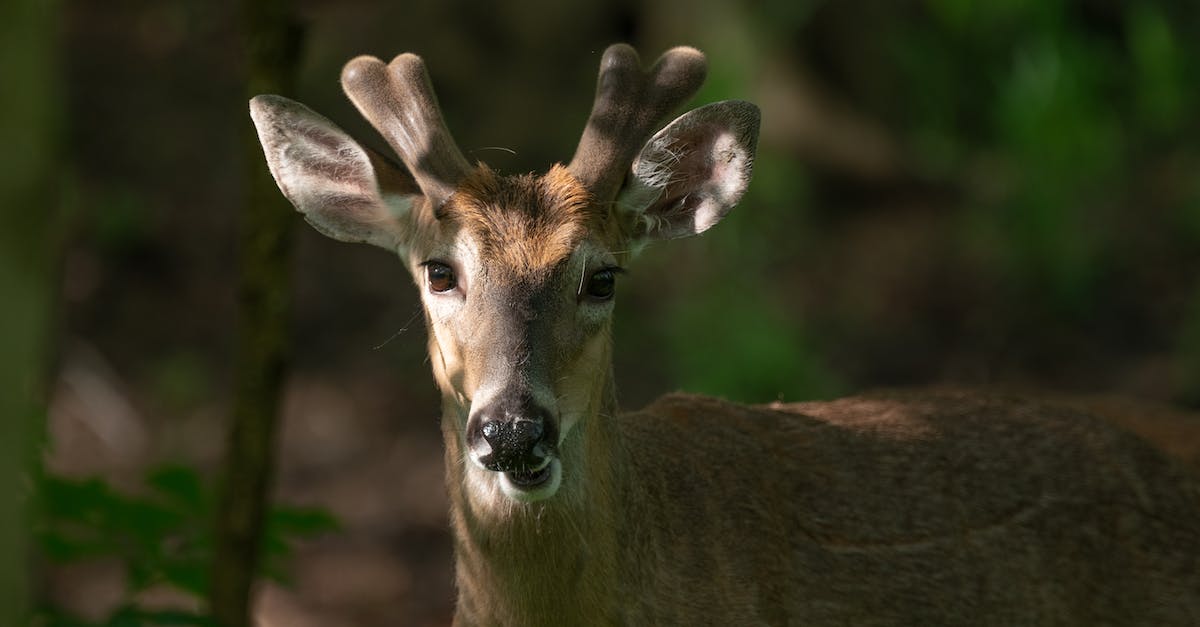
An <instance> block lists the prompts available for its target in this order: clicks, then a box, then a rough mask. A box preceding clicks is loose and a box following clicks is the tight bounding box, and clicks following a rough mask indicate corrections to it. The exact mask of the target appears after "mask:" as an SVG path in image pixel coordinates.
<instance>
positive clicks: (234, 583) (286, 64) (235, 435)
mask: <svg viewBox="0 0 1200 627" xmlns="http://www.w3.org/2000/svg"><path fill="white" fill-rule="evenodd" d="M242 17H243V29H244V33H243V34H244V38H245V45H246V53H247V88H248V89H247V98H249V97H250V96H252V95H255V94H260V93H291V92H292V91H293V89H292V84H293V82H294V74H295V68H296V66H297V61H298V58H299V50H300V39H301V32H300V28H299V25H298V23H297V22H296V20H295V19H294V18H293V16H292V14H291V12H290V6H289V2H288V0H245V2H244V6H243V14H242ZM243 136H244V138H245V141H244V145H245V152H244V159H245V166H244V171H245V181H246V203H245V207H244V208H243V212H242V220H241V229H240V234H239V236H240V266H239V273H240V275H239V277H238V292H237V294H238V313H239V316H240V319H239V326H238V340H237V341H238V344H237V348H236V363H235V367H234V376H235V383H234V385H235V388H234V400H233V422H232V425H231V428H230V432H229V440H228V448H227V453H226V455H227V458H226V463H225V468H224V473H223V479H222V483H221V486H220V495H219V499H220V500H219V501H218V511H217V530H216V542H215V548H214V556H213V560H214V563H213V570H212V577H213V578H212V589H211V593H210V600H211V604H212V607H211V609H212V613H213V616H214V618H216V620H217V623H218V624H219V625H222V626H223V627H243V626H248V625H250V624H251V622H252V621H251V617H250V613H251V605H252V601H253V589H254V581H255V575H256V573H257V571H258V566H259V561H260V560H259V558H260V547H261V544H262V531H263V522H264V518H265V513H266V511H267V502H268V498H269V494H270V488H271V485H272V479H273V475H274V461H275V433H276V430H277V429H276V427H277V422H278V413H279V396H280V385H281V382H282V380H283V374H284V370H285V364H286V363H287V357H288V346H287V342H288V330H289V328H290V324H289V301H290V296H289V294H288V288H289V280H288V274H289V273H288V264H289V259H290V239H291V237H290V234H291V232H292V228H293V226H294V222H295V220H294V216H293V211H292V208H291V206H290V205H288V204H287V202H286V201H285V200H284V199H283V197H282V195H280V193H279V190H278V188H277V187H276V186H275V183H274V181H273V180H271V177H270V175H269V173H268V171H267V167H266V165H265V163H264V161H263V156H262V150H261V148H260V147H259V143H258V138H257V136H256V135H255V133H254V127H253V125H252V124H251V123H250V119H249V116H248V115H247V118H246V122H245V126H244V131H243Z"/></svg>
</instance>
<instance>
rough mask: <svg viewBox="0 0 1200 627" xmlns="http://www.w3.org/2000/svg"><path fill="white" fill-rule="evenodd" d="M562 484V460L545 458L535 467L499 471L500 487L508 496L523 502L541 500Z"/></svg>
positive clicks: (555, 491)
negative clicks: (543, 461) (542, 462)
mask: <svg viewBox="0 0 1200 627" xmlns="http://www.w3.org/2000/svg"><path fill="white" fill-rule="evenodd" d="M561 484H562V462H560V461H558V459H557V458H552V457H551V458H546V462H545V463H544V464H542V465H541V466H539V467H536V468H521V469H518V470H509V471H506V472H502V473H500V489H501V491H503V492H504V494H505V495H507V496H508V497H509V498H511V499H513V500H516V501H521V502H525V503H532V502H534V501H543V500H546V499H548V498H550V497H552V496H554V494H555V493H557V492H558V488H559V486H560V485H561Z"/></svg>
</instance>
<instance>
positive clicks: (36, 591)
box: [0, 0, 1200, 626]
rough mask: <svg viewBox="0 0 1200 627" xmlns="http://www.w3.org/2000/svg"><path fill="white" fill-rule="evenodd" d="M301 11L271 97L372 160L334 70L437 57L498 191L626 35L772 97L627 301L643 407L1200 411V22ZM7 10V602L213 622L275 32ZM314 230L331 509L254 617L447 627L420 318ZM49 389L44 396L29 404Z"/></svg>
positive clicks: (951, 10)
mask: <svg viewBox="0 0 1200 627" xmlns="http://www.w3.org/2000/svg"><path fill="white" fill-rule="evenodd" d="M273 5H278V6H282V7H283V9H284V13H283V15H284V16H285V17H286V18H287V19H288V20H294V21H295V24H296V25H298V27H299V28H298V30H296V31H295V33H294V34H295V39H294V41H295V43H297V44H298V48H297V49H296V54H295V57H294V58H295V67H294V68H292V72H293V74H292V76H293V78H292V82H291V83H290V85H289V86H290V89H289V93H285V94H283V95H286V96H288V97H291V98H294V99H296V100H300V101H302V102H304V103H306V104H308V105H309V106H310V107H312V108H313V109H315V110H317V111H319V112H321V113H323V114H324V115H326V116H328V117H330V118H331V119H333V120H334V121H335V122H337V123H338V124H339V125H341V126H342V127H343V128H345V129H347V130H348V131H349V132H351V133H352V134H354V135H356V136H357V137H359V138H361V139H363V140H364V141H365V142H366V143H368V144H371V145H373V146H375V147H379V148H382V147H383V146H384V143H383V142H382V140H380V139H379V138H378V137H377V136H376V134H375V133H374V132H373V131H372V130H370V129H369V127H368V126H367V124H366V123H365V122H364V121H362V120H361V119H360V118H359V116H358V115H357V113H356V112H355V111H354V110H353V108H352V106H351V105H350V104H349V103H348V101H346V99H345V98H344V96H343V95H342V94H341V91H340V88H339V86H338V80H337V79H338V75H339V71H340V68H341V65H342V64H343V63H344V62H345V61H347V60H349V59H350V58H352V57H353V56H356V55H359V54H364V53H365V54H373V55H376V56H379V57H381V58H384V59H385V60H386V59H390V58H391V57H392V56H394V55H395V54H398V53H400V52H405V51H410V52H416V53H419V54H421V55H422V56H424V58H425V59H426V62H427V64H428V67H429V70H430V73H431V75H432V78H433V82H434V85H435V87H436V89H437V91H438V94H439V97H440V100H441V103H442V106H443V109H444V111H445V114H446V118H447V121H448V124H449V126H450V128H451V130H452V132H453V133H454V135H455V137H456V139H458V141H459V144H460V145H461V146H462V148H463V150H464V152H465V153H466V154H467V156H468V158H477V159H482V160H485V161H487V162H489V163H490V164H491V165H493V166H494V167H496V168H498V169H500V170H502V171H503V172H506V173H519V172H526V171H531V170H539V171H540V170H544V169H545V168H546V167H547V166H548V165H550V164H551V163H554V162H555V161H559V160H566V159H568V158H569V156H570V154H571V153H572V152H573V150H574V146H575V142H576V141H577V139H578V136H579V133H580V131H581V130H582V127H583V123H584V121H585V119H586V117H587V114H588V108H589V106H590V104H591V99H592V95H593V89H594V85H595V78H596V70H597V65H598V62H599V55H600V53H601V52H602V51H603V49H604V48H605V47H606V46H607V45H608V44H610V43H613V42H616V41H628V42H630V43H632V44H634V45H635V46H636V47H637V48H638V50H639V51H640V52H641V54H642V57H643V60H644V61H645V62H650V61H651V60H652V59H653V58H654V57H656V56H657V55H658V54H659V53H661V52H662V51H663V50H665V49H666V48H668V47H670V46H673V45H678V44H688V45H692V46H695V47H697V48H700V49H701V50H703V51H704V52H706V53H707V54H708V58H709V63H710V71H709V79H708V82H707V84H706V86H705V87H704V88H703V90H702V91H701V93H700V94H699V95H698V96H697V98H696V99H695V100H694V102H693V105H696V104H702V103H706V102H710V101H714V100H720V99H726V98H740V99H746V100H750V101H753V102H756V103H757V104H759V105H760V106H761V108H762V112H763V129H762V136H761V140H760V143H759V153H758V160H757V164H756V168H755V176H754V181H753V183H752V185H751V190H750V192H749V193H748V194H747V196H746V197H745V199H744V200H743V201H742V203H741V205H739V207H738V208H737V209H736V210H735V211H734V213H732V214H731V215H730V217H729V218H728V219H726V220H725V221H724V222H722V223H721V225H720V226H719V227H718V228H716V229H714V230H713V231H711V232H710V233H708V234H706V235H705V236H703V237H702V238H695V239H692V240H687V241H679V242H672V243H670V244H663V245H659V246H655V247H652V248H650V249H649V250H647V251H646V253H645V254H644V255H643V257H642V258H641V259H639V260H638V263H636V264H635V265H634V267H633V268H632V271H631V272H630V273H629V275H628V276H625V277H622V282H621V286H620V296H619V300H620V301H621V302H620V305H619V306H618V313H617V322H616V373H617V379H618V385H619V390H620V393H621V397H622V402H623V404H624V405H625V406H627V407H631V408H632V407H637V406H640V405H642V404H644V403H646V402H647V401H649V400H650V399H652V398H653V397H654V396H656V395H657V394H659V393H661V392H664V391H668V390H673V389H683V390H688V391H694V392H706V393H712V394H718V395H722V396H725V397H729V398H733V399H737V400H742V401H748V402H768V401H774V400H778V399H782V400H804V399H814V398H828V397H833V396H836V395H839V394H844V393H851V392H854V391H858V390H863V389H866V388H872V387H880V386H908V385H918V384H940V383H951V384H970V385H975V384H987V385H1001V386H1006V387H1017V388H1023V389H1045V390H1055V391H1059V392H1069V393H1085V394H1093V393H1103V394H1112V393H1115V394H1122V395H1128V396H1134V397H1140V398H1148V399H1153V400H1155V401H1160V402H1170V403H1176V404H1180V405H1185V406H1192V407H1196V406H1200V142H1198V141H1197V140H1198V139H1200V63H1198V59H1200V5H1198V4H1196V3H1194V2H1189V1H1187V0H1178V1H1168V0H1138V1H1131V2H1119V1H1116V0H977V1H974V2H971V1H968V0H898V1H895V2H872V1H870V0H842V1H839V2H832V1H830V2H819V1H806V0H758V1H754V2H733V1H731V0H729V1H722V0H687V1H684V0H657V1H655V2H633V1H632V0H622V1H618V2H605V3H601V2H578V3H574V2H562V1H561V0H527V1H526V2H522V3H513V4H505V5H502V4H500V3H472V2H464V1H434V0H418V1H412V2H381V1H374V0H351V1H341V2H323V1H317V0H296V1H295V3H294V4H290V5H288V4H280V3H273ZM5 12H7V13H8V14H9V15H8V18H9V19H5V20H0V21H3V22H4V23H5V24H6V26H4V27H2V28H3V31H0V35H4V36H3V37H0V39H3V40H4V44H3V47H2V50H3V54H4V57H3V61H4V65H5V67H7V68H11V69H12V74H9V75H8V76H6V77H5V81H4V82H5V83H6V84H5V86H4V88H3V91H5V92H7V93H6V95H5V96H3V102H4V103H5V104H4V106H5V107H6V110H7V115H5V116H4V117H5V122H4V128H5V129H6V131H5V136H6V137H8V138H9V141H10V146H9V149H8V150H7V151H5V152H7V154H5V155H3V157H0V159H3V161H0V171H2V172H0V175H2V176H0V191H3V192H4V196H3V198H4V203H5V206H4V216H5V223H4V224H3V229H4V230H3V232H0V246H2V247H3V250H0V252H2V253H3V255H2V257H0V258H2V259H3V260H4V265H3V266H0V269H2V270H3V272H2V273H0V301H2V302H3V303H4V305H3V307H2V308H3V309H4V311H5V313H4V315H5V316H6V318H4V319H3V320H0V322H3V324H0V326H3V327H4V329H5V330H4V332H3V333H4V335H2V336H0V337H3V338H5V340H4V341H5V342H8V343H9V346H11V347H12V348H11V349H9V348H4V349H0V350H4V351H6V352H8V353H9V356H8V357H6V358H0V359H3V362H0V363H2V366H0V375H3V378H4V380H5V381H6V385H7V382H8V381H15V382H16V386H15V387H13V388H6V394H3V395H0V396H6V397H8V398H4V399H0V402H3V403H5V405H4V406H3V407H4V409H5V411H6V413H7V412H12V413H11V416H13V417H14V420H7V419H6V422H8V423H9V426H8V427H7V429H8V430H9V431H8V432H7V435H9V436H12V437H8V438H6V439H7V440H8V441H9V443H8V444H7V445H6V446H7V447H9V449H11V450H6V451H4V453H5V454H4V457H5V458H7V459H10V460H15V462H16V463H17V464H19V463H22V462H23V461H28V462H29V463H28V464H26V468H25V470H24V471H20V469H19V468H17V467H16V464H14V466H13V467H12V468H10V469H9V470H10V471H11V472H6V473H5V475H6V476H12V477H17V481H16V483H13V484H12V485H11V486H10V487H11V488H12V490H11V491H10V493H12V494H20V495H21V497H20V498H19V499H17V507H16V509H15V510H12V511H15V512H16V513H18V514H20V516H19V517H15V516H8V515H6V516H5V518H6V521H18V523H19V524H17V525H10V524H8V523H7V522H6V525H5V530H6V532H5V536H4V537H5V542H6V543H7V544H6V545H5V546H6V547H9V548H14V550H16V548H15V547H17V546H19V545H21V544H24V545H25V549H24V550H26V551H27V552H28V553H29V555H30V558H29V560H26V561H25V562H23V563H28V564H31V566H30V567H21V564H18V571H6V572H5V573H4V575H5V580H4V581H5V584H6V586H8V588H6V589H11V590H13V591H14V592H13V593H12V595H11V596H9V597H7V598H10V599H16V598H18V597H20V598H26V599H28V600H29V602H28V605H29V607H31V608H34V609H36V610H38V611H39V612H40V614H39V616H40V618H39V619H38V620H41V621H43V622H42V623H40V624H56V625H68V624H72V625H115V624H137V621H142V622H143V623H149V622H153V621H154V620H160V621H167V622H164V623H162V624H202V623H199V622H191V623H189V622H187V621H189V620H193V619H192V618H188V616H191V615H193V614H194V615H196V616H203V615H204V613H205V611H206V610H205V605H204V603H203V602H202V601H201V600H200V599H201V597H202V596H203V591H204V590H205V589H206V587H205V586H206V585H207V584H206V583H204V581H203V580H204V577H205V575H204V573H205V572H207V571H206V570H205V568H206V566H204V564H205V561H204V560H205V559H206V557H207V555H208V553H207V551H208V550H209V549H210V548H211V547H210V545H209V544H205V542H204V541H201V542H199V543H198V544H194V545H193V544H187V543H186V542H183V541H181V540H179V539H178V537H177V536H178V534H180V533H183V532H181V531H180V530H181V529H192V527H195V526H196V525H200V523H201V522H202V523H204V524H207V522H208V518H206V517H207V516H210V515H212V513H213V511H214V508H215V507H216V506H215V505H213V499H214V498H216V497H214V496H213V494H212V490H214V489H215V488H213V487H212V482H213V480H214V478H215V477H217V476H218V475H219V474H220V471H219V468H220V466H221V464H222V459H223V455H224V453H225V442H226V436H225V432H226V430H227V428H228V425H229V420H230V416H231V414H232V413H233V410H232V407H233V405H234V403H235V399H234V396H235V390H237V389H238V381H237V379H238V378H239V377H240V376H241V375H239V374H238V372H239V370H238V368H237V366H236V365H235V364H236V363H237V362H238V357H237V356H238V355H239V348H238V344H239V342H247V341H250V340H247V338H245V337H244V336H243V335H242V334H239V333H238V331H237V329H238V328H239V327H238V324H239V323H238V320H239V315H240V314H239V313H238V312H239V298H238V293H239V292H238V289H237V286H238V285H239V278H238V277H239V271H240V270H239V264H241V263H244V261H240V260H243V259H244V256H240V255H241V253H242V252H243V251H241V247H242V246H244V245H245V244H244V241H245V240H243V239H239V235H238V233H239V228H242V227H241V226H239V225H240V224H242V221H243V220H244V216H245V215H246V214H247V211H248V209H247V202H248V201H247V198H248V197H251V196H250V194H249V192H248V189H249V187H250V183H249V180H250V178H249V175H248V174H247V172H254V171H256V170H255V169H257V172H258V175H259V176H265V173H266V166H265V163H263V162H262V160H261V154H259V155H254V154H253V152H248V151H247V150H246V149H245V144H246V141H247V134H248V133H250V132H251V124H250V120H249V116H248V114H247V106H246V99H247V83H248V81H252V79H253V76H251V75H252V74H253V72H254V69H253V66H252V64H251V63H250V62H249V61H248V60H247V58H248V57H247V54H248V53H247V50H248V49H249V47H250V46H249V45H248V44H247V42H253V41H254V40H255V39H256V37H258V36H259V34H258V33H256V32H255V29H256V28H257V26H255V25H256V24H257V22H254V21H253V20H251V19H248V18H247V12H246V9H245V6H244V5H242V4H238V3H235V2H232V1H231V0H221V1H216V2H213V1H201V0H162V1H156V2H133V1H130V0H114V1H107V2H89V1H80V0H59V1H58V2H57V3H44V2H39V1H18V2H15V3H12V4H11V7H10V8H6V9H3V10H2V11H0V17H3V13H5ZM289 219H290V220H291V224H290V226H289V227H288V228H289V231H288V237H289V238H290V246H288V247H286V248H287V249H288V250H290V251H291V253H290V257H289V258H287V261H286V268H287V274H286V275H284V276H283V278H282V279H281V280H280V281H279V282H280V283H281V284H282V285H281V286H280V287H281V288H282V292H283V293H284V294H285V295H286V302H287V305H288V308H287V309H286V310H285V314H284V315H285V317H286V321H287V323H286V325H284V326H281V327H279V328H281V329H285V330H286V338H285V339H286V349H287V350H286V353H285V354H284V355H285V361H284V362H283V370H282V406H281V407H282V409H281V412H280V420H281V424H280V427H279V428H280V433H279V446H280V448H279V456H278V458H277V459H276V460H275V467H276V468H277V469H278V476H277V477H276V479H275V481H274V483H273V486H274V487H273V489H272V493H273V495H274V499H275V502H277V503H279V504H281V505H280V506H281V507H283V506H303V507H307V508H315V510H312V509H309V510H286V511H282V510H281V512H277V513H278V514H279V516H280V517H279V518H278V519H277V520H276V522H279V521H283V522H282V523H280V524H282V525H283V526H282V527H281V529H284V531H279V532H278V533H279V534H282V535H278V537H277V536H273V535H271V532H269V533H268V541H267V545H268V547H267V548H268V550H269V552H270V551H274V553H272V554H274V555H277V556H279V557H285V558H287V559H283V560H280V561H279V562H278V563H277V564H276V563H274V562H272V564H274V565H273V566H271V568H270V569H269V570H272V569H273V570H272V572H274V574H276V575H277V577H276V579H273V580H272V582H270V583H266V584H264V586H263V588H262V595H261V597H260V599H259V603H258V609H257V612H258V616H259V617H260V624H262V625H266V626H273V625H287V626H297V625H298V626H304V625H392V624H413V625H442V624H448V619H449V615H450V612H451V609H452V604H453V590H452V579H451V578H452V573H451V565H450V559H451V558H450V555H451V547H450V542H449V538H448V536H447V533H446V519H445V518H446V517H445V501H444V496H443V493H442V470H441V463H442V462H441V444H440V434H439V431H438V417H437V412H438V409H437V398H436V394H435V389H434V385H433V382H432V377H431V376H430V374H429V371H428V365H427V363H426V360H425V344H424V329H423V324H422V320H421V317H420V311H419V307H418V300H417V293H416V291H415V290H414V289H413V288H412V287H411V280H410V278H409V276H408V275H407V273H406V271H405V270H404V269H403V267H402V266H401V264H399V263H397V262H396V261H395V260H394V259H392V258H390V257H389V255H388V254H387V253H385V252H383V251H381V250H377V249H374V248H370V247H366V246H352V245H346V244H340V243H337V242H334V241H332V240H329V239H325V238H323V237H321V236H319V235H318V234H317V233H316V232H315V231H313V230H312V229H310V228H309V227H307V226H306V225H305V224H304V223H303V220H301V219H300V218H299V216H298V215H297V216H292V217H291V218H289ZM242 271H244V270H242ZM30 390H32V391H33V396H34V397H35V398H36V399H42V400H40V401H38V402H35V403H34V404H33V407H32V408H31V407H29V406H21V405H20V404H19V403H18V402H17V401H15V400H13V399H18V398H23V396H22V394H26V395H27V394H28V393H29V391H30ZM31 415H32V416H33V418H32V419H31V420H30V421H27V422H22V420H23V419H24V418H25V417H27V416H31ZM147 473H149V475H147ZM91 477H97V478H99V479H100V481H88V478H91ZM147 477H149V479H147ZM60 478H61V479H62V481H59V479H60ZM10 482H11V480H10ZM39 486H40V487H39ZM156 499H157V500H156ZM114 508H115V509H114ZM122 508H125V509H122ZM139 508H141V509H139ZM8 511H9V510H6V514H7V513H8ZM321 512H325V513H328V514H330V515H331V517H332V518H333V519H336V521H337V527H336V529H334V530H329V529H328V526H327V524H326V523H328V522H329V521H327V520H324V518H323V517H322V515H321ZM156 516H157V517H158V518H155V517H156ZM147 520H152V521H158V522H154V523H148V522H146V521H147ZM197 521H199V522H197ZM64 525H66V527H64ZM189 525H190V527H189ZM63 529H66V530H65V531H64V530H63ZM192 531H194V529H192ZM289 533H290V534H294V535H296V536H297V539H294V540H292V541H288V542H285V541H284V536H286V535H287V534H289ZM89 534H91V535H89ZM126 534H127V535H128V537H125V536H126ZM201 535H203V534H201ZM300 536H302V537H300ZM182 537H190V536H186V534H185V535H184V536H182ZM80 538H90V540H87V541H84V540H81V539H80ZM89 542H90V544H89ZM181 542H183V544H180V543H181ZM172 543H174V544H172ZM179 546H187V547H188V549H187V551H184V552H181V551H180V550H177V549H178V547H179ZM172 547H174V548H172ZM0 548H3V547H0ZM183 553H186V555H185V556H184V557H183V558H180V555H182V554H183ZM176 558H179V559H176ZM139 560H140V561H139ZM172 560H174V561H172ZM9 584H11V585H9ZM14 603H15V601H14ZM135 609H136V611H135ZM152 610H153V611H156V612H158V613H157V614H154V613H153V612H152ZM176 611H178V612H181V613H180V614H172V613H171V612H176ZM122 612H124V614H121V613H122ZM137 612H143V613H141V614H138V613H137ZM118 615H122V616H125V617H126V618H128V619H129V620H133V621H135V622H133V623H119V622H115V621H117V619H116V618H114V617H115V616H118ZM131 617H132V618H131ZM155 617H157V618H155ZM172 617H173V618H172ZM118 618H119V617H118ZM170 620H177V621H182V622H177V623H170V622H169V621H170ZM195 620H197V621H201V620H203V619H202V618H198V619H195ZM55 621H58V622H55ZM71 621H75V622H71Z"/></svg>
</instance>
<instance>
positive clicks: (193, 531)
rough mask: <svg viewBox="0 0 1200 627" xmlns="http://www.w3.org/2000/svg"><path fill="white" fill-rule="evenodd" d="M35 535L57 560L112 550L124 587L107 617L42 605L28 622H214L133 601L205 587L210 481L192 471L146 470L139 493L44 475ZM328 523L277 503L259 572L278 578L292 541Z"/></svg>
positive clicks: (202, 592) (77, 626)
mask: <svg viewBox="0 0 1200 627" xmlns="http://www.w3.org/2000/svg"><path fill="white" fill-rule="evenodd" d="M38 484H39V485H38V487H39V491H38V507H37V508H35V519H34V524H33V535H34V539H35V545H36V547H37V548H38V549H39V552H40V554H41V556H42V557H43V558H44V559H46V560H48V561H50V562H55V563H66V562H72V561H77V560H83V559H90V558H98V557H117V558H119V559H120V560H121V562H122V563H123V566H124V569H125V574H126V580H127V582H128V584H127V590H126V595H125V599H124V601H123V602H122V603H121V604H120V606H119V607H118V608H117V609H116V610H115V611H114V612H113V613H112V614H111V615H110V616H108V617H107V619H105V620H103V621H101V622H98V623H96V622H87V621H82V620H79V619H78V618H75V617H72V616H70V615H68V614H67V613H66V612H64V611H63V610H62V609H61V608H58V607H55V606H53V605H50V604H42V605H41V606H39V607H37V608H36V609H35V613H34V618H33V623H32V624H34V625H38V626H45V627H132V626H142V625H155V626H178V625H215V624H216V623H215V621H214V620H213V619H212V617H211V616H209V615H208V614H207V613H203V612H201V613H193V612H185V611H152V610H147V609H144V608H141V607H139V606H138V604H137V603H136V600H135V599H136V598H137V596H138V594H139V593H141V592H143V591H145V590H147V589H149V588H151V587H154V586H161V585H166V586H169V587H171V588H174V589H177V590H180V591H182V592H185V593H187V594H190V595H192V596H195V597H196V598H197V599H204V598H205V597H206V594H207V592H208V588H209V572H210V571H211V568H212V565H211V559H212V527H213V516H214V512H215V500H214V495H213V490H212V488H211V486H209V485H208V484H207V482H206V481H204V480H203V479H202V478H201V476H200V475H199V473H198V472H197V471H196V470H195V469H192V468H188V467H185V466H178V465H169V466H163V467H160V468H156V469H154V470H152V471H150V472H149V473H148V474H147V476H146V482H145V485H146V491H145V493H144V494H141V495H130V494H125V493H122V492H120V491H118V490H116V489H114V488H113V487H112V486H111V485H109V484H108V483H107V482H105V481H103V480H100V479H95V478H92V479H66V478H62V477H55V476H51V475H45V476H43V477H41V478H40V480H39V482H38ZM335 528H336V522H335V521H334V519H333V518H332V517H331V516H330V515H329V514H328V513H326V512H324V511H321V510H316V509H307V508H294V507H276V508H274V509H273V510H272V511H271V514H270V517H269V519H268V522H267V525H266V530H265V542H264V545H263V552H264V555H263V557H264V560H263V568H262V570H263V573H262V574H263V575H265V576H269V577H272V578H274V579H278V580H283V579H284V573H285V565H286V559H287V557H288V555H289V554H290V548H291V546H292V542H293V541H294V540H296V539H300V538H304V537H310V536H313V535H316V534H320V533H324V532H328V531H331V530H334V529H335Z"/></svg>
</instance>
